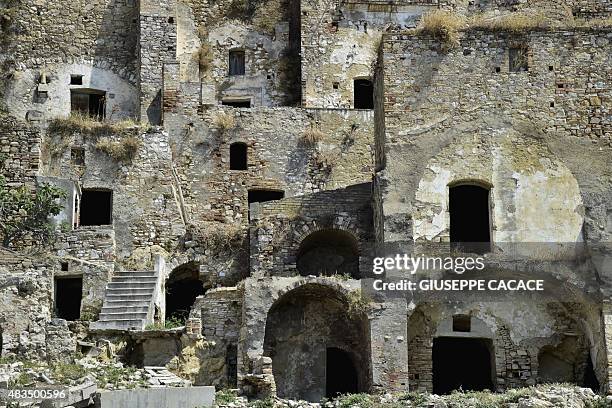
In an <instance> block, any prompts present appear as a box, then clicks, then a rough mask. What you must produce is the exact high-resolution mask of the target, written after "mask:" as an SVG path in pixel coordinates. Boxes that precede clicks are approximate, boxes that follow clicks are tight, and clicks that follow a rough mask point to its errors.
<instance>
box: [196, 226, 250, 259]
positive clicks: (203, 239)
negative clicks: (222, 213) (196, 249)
mask: <svg viewBox="0 0 612 408" xmlns="http://www.w3.org/2000/svg"><path fill="white" fill-rule="evenodd" d="M187 234H188V236H189V237H190V239H191V240H193V241H196V242H197V243H198V244H199V245H200V246H202V247H204V248H206V249H209V250H211V251H214V252H222V251H230V250H234V249H237V248H241V247H242V244H243V243H244V240H245V238H246V234H245V232H244V231H243V229H242V227H240V225H236V224H224V223H218V222H202V223H198V224H189V225H187Z"/></svg>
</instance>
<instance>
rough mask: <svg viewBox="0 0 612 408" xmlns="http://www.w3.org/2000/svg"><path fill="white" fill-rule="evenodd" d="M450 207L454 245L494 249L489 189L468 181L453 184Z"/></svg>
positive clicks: (470, 249)
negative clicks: (490, 224) (470, 183)
mask: <svg viewBox="0 0 612 408" xmlns="http://www.w3.org/2000/svg"><path fill="white" fill-rule="evenodd" d="M449 211H450V241H451V247H452V248H453V249H457V250H459V251H464V252H474V253H485V252H489V251H490V250H491V236H490V235H491V232H490V229H489V190H488V189H486V188H483V187H480V186H475V185H465V184H464V185H458V186H455V187H451V188H450V189H449Z"/></svg>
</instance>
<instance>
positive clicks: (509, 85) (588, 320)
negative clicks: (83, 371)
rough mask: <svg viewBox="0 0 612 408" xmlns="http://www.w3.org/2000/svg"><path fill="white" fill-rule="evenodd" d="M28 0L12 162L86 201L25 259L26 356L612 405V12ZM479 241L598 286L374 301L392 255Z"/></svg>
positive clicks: (486, 5)
mask: <svg viewBox="0 0 612 408" xmlns="http://www.w3.org/2000/svg"><path fill="white" fill-rule="evenodd" d="M0 6H1V7H2V10H3V11H2V13H1V19H0V22H1V27H2V34H1V35H2V37H1V38H0V44H1V45H0V67H1V68H0V73H1V75H2V76H1V78H2V81H1V84H2V87H1V91H0V92H1V95H0V96H1V97H0V102H1V103H0V106H1V109H2V113H0V152H1V153H2V163H3V165H2V174H3V175H4V177H5V179H6V182H7V186H8V188H16V187H18V186H21V185H26V186H28V187H32V188H34V187H35V186H41V185H43V184H44V183H48V184H50V185H53V186H56V187H59V188H61V189H62V190H63V191H64V192H65V193H66V198H65V200H63V202H62V205H63V210H62V211H61V212H60V213H59V214H58V215H57V216H55V217H54V219H53V224H54V226H55V229H56V234H55V238H54V240H53V242H52V243H51V244H50V245H48V246H46V247H44V248H40V247H37V249H36V251H33V250H32V249H31V248H33V247H34V246H33V244H35V243H33V242H19V243H15V244H14V245H13V246H12V247H11V248H10V249H11V250H10V251H3V252H1V254H2V255H1V256H0V282H1V284H0V335H1V337H0V338H1V349H2V356H7V355H19V356H25V357H29V358H44V359H48V360H50V361H61V360H67V359H70V358H72V357H73V356H74V354H75V353H76V352H77V351H81V352H86V350H83V347H84V346H83V344H87V343H88V342H94V343H95V342H100V341H109V342H110V343H112V344H114V346H115V350H116V352H117V354H118V358H121V359H123V361H125V362H128V363H130V364H135V365H141V366H142V365H155V366H159V365H167V366H168V367H170V368H171V369H172V370H173V371H175V372H176V373H178V374H179V375H180V376H182V377H184V378H189V379H191V380H192V381H193V383H194V384H202V385H215V386H217V387H219V388H223V387H230V388H240V390H241V391H242V392H243V393H245V394H246V395H249V396H264V395H268V394H270V393H276V394H277V395H279V396H281V397H286V398H302V399H307V400H311V401H317V400H320V399H321V398H323V397H326V396H331V395H334V394H335V393H336V392H376V391H380V390H389V391H403V390H411V391H430V392H433V391H435V392H439V393H444V392H447V391H450V390H452V389H454V388H457V387H458V386H462V387H463V388H473V389H483V388H489V389H493V390H498V391H501V390H505V389H508V388H514V387H521V386H526V385H532V384H536V383H539V382H552V381H557V382H574V383H578V384H581V385H586V386H590V387H593V388H596V389H599V390H601V391H607V390H609V384H610V369H609V367H610V362H609V361H610V358H611V357H612V307H611V306H610V304H609V303H608V299H609V298H610V295H611V293H609V292H608V291H607V289H606V287H607V286H606V285H607V283H608V281H609V280H610V278H611V276H610V274H609V273H610V270H609V268H606V265H607V263H606V262H607V258H606V256H607V254H608V252H607V247H606V245H607V243H608V242H609V241H610V238H611V236H612V204H611V203H612V188H611V185H612V166H611V163H612V160H611V158H612V113H611V95H612V92H611V89H612V81H611V80H612V58H611V55H612V52H611V51H612V49H611V44H612V28H611V25H610V15H611V12H612V3H611V2H610V1H609V0H559V1H554V2H551V1H544V0H470V1H467V0H417V1H413V0H392V1H381V0H343V1H340V0H89V1H85V0H70V1H67V0H0ZM423 16H429V17H430V18H429V19H427V18H425V19H423ZM71 114H72V117H70V115H71ZM130 120H131V122H130ZM26 241H27V240H26ZM469 241H475V242H480V243H481V245H480V246H479V247H478V248H475V249H474V250H473V251H474V252H479V253H482V254H484V256H485V258H486V264H487V268H486V270H485V271H484V272H485V273H486V274H488V276H499V277H500V278H501V277H517V276H521V277H524V276H527V277H529V276H535V275H538V276H540V275H544V276H547V277H548V278H549V279H550V280H551V281H556V282H559V283H560V284H562V285H561V286H563V285H571V286H572V287H575V288H578V290H574V291H569V292H567V293H565V292H564V294H563V296H560V297H559V299H556V300H555V301H552V300H551V301H547V302H542V301H530V300H528V299H525V298H520V299H514V298H505V299H501V298H499V299H498V298H495V299H492V300H485V299H481V298H479V297H478V296H476V297H474V296H467V295H466V296H464V297H460V298H459V299H446V298H445V297H444V296H438V297H434V298H432V299H424V300H423V299H422V300H418V299H417V300H415V299H412V298H410V297H406V296H392V295H390V294H379V296H369V297H365V296H362V294H361V292H360V290H361V289H362V287H365V286H367V283H364V282H366V279H367V278H372V263H373V259H374V258H375V257H377V256H382V255H385V254H392V253H409V254H417V253H418V254H423V253H425V254H427V253H430V254H446V255H447V256H448V255H449V254H450V255H457V254H458V253H462V252H465V251H468V252H469V251H470V248H469V247H461V245H454V244H456V243H461V242H469ZM482 243H484V244H482ZM508 244H512V245H513V247H512V248H514V249H513V250H508V248H509V247H508ZM556 244H561V245H560V248H561V249H555V250H548V249H542V248H544V247H547V246H548V245H552V246H553V247H554V248H557V247H556V246H555V245H556ZM568 244H569V245H568ZM521 245H524V247H522V246H521ZM534 248H535V249H534ZM606 271H607V272H608V273H606ZM468 275H469V273H466V274H465V275H464V276H468ZM169 323H177V325H181V326H182V325H183V323H184V326H185V328H184V329H182V330H160V328H161V327H163V326H164V324H166V326H168V324H169Z"/></svg>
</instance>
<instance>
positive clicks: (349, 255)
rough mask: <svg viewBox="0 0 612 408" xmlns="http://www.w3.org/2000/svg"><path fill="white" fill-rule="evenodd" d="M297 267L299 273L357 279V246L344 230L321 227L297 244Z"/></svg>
mask: <svg viewBox="0 0 612 408" xmlns="http://www.w3.org/2000/svg"><path fill="white" fill-rule="evenodd" d="M296 266H297V269H298V271H299V272H300V275H302V276H308V275H315V276H331V275H335V274H338V275H349V276H351V277H352V278H355V279H359V245H358V242H357V240H356V239H355V237H354V236H353V235H352V234H351V233H349V232H346V231H342V230H338V229H324V230H320V231H315V232H313V233H312V234H310V235H308V236H307V237H306V238H304V239H303V240H302V242H301V243H300V247H299V250H298V254H297V259H296Z"/></svg>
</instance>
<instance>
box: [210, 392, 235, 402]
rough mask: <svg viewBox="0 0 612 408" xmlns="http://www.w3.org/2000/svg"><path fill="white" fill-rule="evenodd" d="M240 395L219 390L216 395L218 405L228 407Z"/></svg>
mask: <svg viewBox="0 0 612 408" xmlns="http://www.w3.org/2000/svg"><path fill="white" fill-rule="evenodd" d="M236 398H238V393H237V392H236V390H219V391H217V392H216V393H215V404H216V405H228V404H231V403H232V402H234V401H236Z"/></svg>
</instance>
